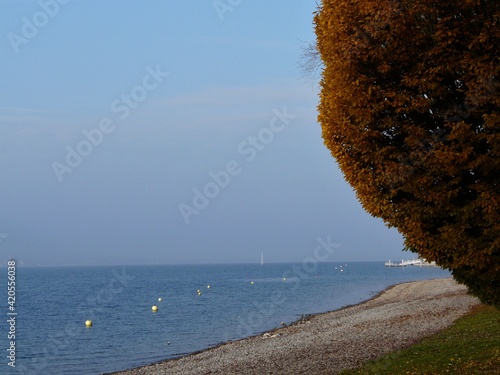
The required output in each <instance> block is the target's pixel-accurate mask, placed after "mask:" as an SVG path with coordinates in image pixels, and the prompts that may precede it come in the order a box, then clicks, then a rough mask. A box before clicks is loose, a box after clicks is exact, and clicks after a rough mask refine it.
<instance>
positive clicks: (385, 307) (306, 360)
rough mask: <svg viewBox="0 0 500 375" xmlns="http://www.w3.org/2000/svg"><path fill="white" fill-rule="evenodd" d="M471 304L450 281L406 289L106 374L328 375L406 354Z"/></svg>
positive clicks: (389, 290)
mask: <svg viewBox="0 0 500 375" xmlns="http://www.w3.org/2000/svg"><path fill="white" fill-rule="evenodd" d="M477 304H479V301H478V300H477V299H476V298H474V297H472V296H470V295H468V294H467V291H466V288H465V287H464V286H462V285H459V284H457V283H455V281H454V280H453V279H452V278H444V279H433V280H423V281H412V282H405V283H400V284H395V285H391V286H389V287H387V288H385V289H384V290H383V291H381V292H379V293H377V294H376V295H374V296H373V297H371V298H370V299H367V300H364V301H362V302H360V303H358V304H355V305H349V306H344V307H342V308H340V309H337V310H333V311H329V312H324V313H318V314H313V315H308V316H307V317H306V318H305V319H299V320H298V321H296V322H294V323H292V324H290V325H288V326H286V327H283V328H279V329H275V330H271V331H268V332H265V333H261V334H258V335H254V336H251V337H247V338H244V339H240V340H237V341H229V342H225V343H220V344H218V345H216V346H213V347H210V348H207V349H203V350H200V351H197V352H194V353H191V354H189V355H186V356H182V357H179V358H174V359H169V360H164V361H160V362H156V363H153V364H150V365H147V366H143V367H138V368H134V369H130V370H125V371H118V372H113V373H108V375H111V374H113V375H150V374H167V373H168V374H186V375H188V374H202V373H210V374H225V375H227V374H261V373H264V372H266V371H269V370H272V371H273V373H274V374H289V373H294V372H300V373H310V374H321V373H325V374H326V373H329V374H331V373H336V372H339V371H342V370H344V369H347V368H353V367H357V366H359V365H361V364H362V363H364V362H366V361H368V360H371V359H374V358H376V357H379V356H381V355H383V354H385V353H388V352H391V351H394V350H398V349H400V348H403V347H407V346H409V345H411V344H413V343H415V342H417V341H418V340H420V339H422V338H423V337H426V336H429V335H432V334H433V333H436V332H438V331H440V330H442V329H444V328H446V327H447V326H449V325H450V324H452V323H453V321H455V320H456V319H457V318H459V317H460V316H462V315H464V314H466V313H467V312H468V311H470V309H471V308H472V307H473V306H475V305H477Z"/></svg>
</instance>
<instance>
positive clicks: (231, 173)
mask: <svg viewBox="0 0 500 375" xmlns="http://www.w3.org/2000/svg"><path fill="white" fill-rule="evenodd" d="M273 114H274V116H273V117H272V118H271V120H270V121H269V125H268V126H267V127H264V128H262V129H260V130H259V132H258V133H257V135H255V136H249V137H248V138H247V139H246V140H244V141H242V142H241V143H240V144H239V145H238V147H237V150H238V154H240V155H241V156H246V157H245V160H246V162H248V163H249V162H252V161H253V160H254V159H255V158H256V157H257V155H258V153H259V152H261V151H262V150H264V149H265V148H266V147H267V145H269V144H270V143H271V142H272V141H273V140H274V138H275V135H276V134H277V133H281V132H282V131H283V130H285V129H286V125H289V124H290V119H294V118H295V117H296V115H292V114H290V113H288V112H287V109H286V107H284V108H283V110H282V111H280V110H278V109H276V108H275V109H274V110H273ZM242 171H243V166H242V163H240V162H238V161H237V160H230V161H228V162H227V163H226V167H225V168H224V169H223V170H220V171H218V172H213V171H211V172H209V173H208V176H209V177H210V181H208V182H207V183H206V184H205V185H204V186H203V187H202V188H201V189H198V188H194V189H193V193H194V195H193V198H192V200H191V204H192V205H189V204H186V203H181V204H179V205H178V208H179V212H180V213H181V216H182V218H183V219H184V222H185V223H186V224H189V223H191V216H192V215H199V214H200V213H201V211H202V210H204V209H205V208H207V207H208V205H209V204H210V202H211V201H213V200H214V199H215V198H217V197H218V196H219V194H220V193H221V192H222V191H223V190H224V189H226V188H227V187H228V186H229V184H230V182H231V179H232V178H233V177H235V176H237V175H239V174H240V173H241V172H242Z"/></svg>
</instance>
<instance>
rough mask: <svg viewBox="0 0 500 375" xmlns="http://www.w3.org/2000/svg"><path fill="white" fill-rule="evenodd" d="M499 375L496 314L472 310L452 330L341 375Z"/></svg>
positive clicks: (488, 308)
mask: <svg viewBox="0 0 500 375" xmlns="http://www.w3.org/2000/svg"><path fill="white" fill-rule="evenodd" d="M353 374H363V375H365V374H405V375H416V374H418V375H424V374H433V375H434V374H467V375H469V374H481V375H482V374H500V311H499V310H497V309H495V308H493V307H491V306H486V305H479V306H476V307H475V308H474V309H473V310H472V311H471V312H470V313H469V314H467V315H465V316H463V317H462V318H460V319H458V320H457V321H456V322H455V323H454V324H453V325H452V326H450V327H448V328H447V329H445V330H443V331H441V332H439V333H437V334H436V335H433V336H430V337H428V338H426V339H423V340H422V341H421V342H420V343H418V344H415V345H413V346H411V347H409V348H406V349H403V350H400V351H397V352H393V353H389V354H387V355H385V356H383V357H381V358H379V359H377V360H374V361H371V362H368V363H366V364H365V365H364V366H363V367H361V368H359V369H355V370H347V371H344V372H342V375H353Z"/></svg>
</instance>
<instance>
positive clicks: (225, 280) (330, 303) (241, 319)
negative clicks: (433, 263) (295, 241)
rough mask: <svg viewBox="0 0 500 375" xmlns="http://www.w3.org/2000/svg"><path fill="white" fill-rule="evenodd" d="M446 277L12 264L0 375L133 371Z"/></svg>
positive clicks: (275, 268) (381, 270)
mask: <svg viewBox="0 0 500 375" xmlns="http://www.w3.org/2000/svg"><path fill="white" fill-rule="evenodd" d="M449 276H450V274H449V272H447V271H444V270H441V269H439V268H435V267H411V266H410V267H406V268H386V267H384V264H383V262H353V263H340V262H337V263H312V264H305V263H304V264H303V263H299V264H264V265H263V266H261V265H258V264H255V265H253V264H252V265H248V264H247V265H171V266H167V265H161V266H160V265H159V266H132V267H130V266H127V267H120V266H117V267H61V268H26V267H19V268H17V270H16V306H15V312H16V313H17V315H16V317H15V321H16V323H15V336H16V337H15V347H16V353H15V354H16V358H15V365H16V367H15V368H12V367H11V366H9V365H8V363H9V362H10V360H9V359H8V358H7V356H8V352H9V350H8V349H9V345H10V340H9V339H8V337H7V336H8V332H9V323H8V322H7V320H8V319H9V317H10V316H9V315H8V312H9V310H8V304H7V269H6V268H3V269H2V273H1V279H0V285H4V287H2V288H0V290H1V291H0V298H1V300H2V301H5V302H2V306H4V308H3V309H2V311H0V313H2V314H3V315H4V324H3V325H2V327H3V328H2V330H1V336H2V337H1V338H0V343H1V344H2V345H1V347H2V349H3V353H4V354H5V353H7V355H3V356H2V358H3V359H2V363H0V373H1V374H23V375H26V374H50V375H68V374H75V375H76V374H78V375H82V374H83V375H85V374H101V373H104V372H111V371H117V370H123V369H127V368H132V367H137V366H141V365H146V364H149V363H152V362H157V361H160V360H163V359H168V358H174V357H177V356H181V355H185V354H188V353H192V352H194V351H198V350H202V349H204V348H207V347H210V346H214V345H216V344H218V343H220V342H223V341H228V340H235V339H239V338H242V337H246V336H251V335H254V334H257V333H261V332H263V331H266V330H270V329H272V328H274V327H277V326H279V325H280V323H281V322H285V323H286V324H288V323H291V322H293V321H295V320H297V319H299V318H300V316H301V315H302V314H314V313H320V312H325V311H329V310H334V309H338V308H340V307H343V306H346V305H350V304H356V303H359V302H361V301H363V300H366V299H368V298H370V297H372V296H373V295H374V294H376V293H378V292H380V291H382V290H383V289H385V288H386V287H387V286H389V285H393V284H397V283H401V282H405V281H413V280H422V279H433V278H442V277H449ZM208 286H210V287H208ZM198 290H200V292H201V295H199V294H198ZM159 298H161V299H162V301H159V300H158V299H159ZM153 305H156V306H157V307H158V311H157V312H156V313H154V312H152V306H153ZM88 319H91V320H92V322H93V326H92V327H91V328H86V327H85V321H86V320H88Z"/></svg>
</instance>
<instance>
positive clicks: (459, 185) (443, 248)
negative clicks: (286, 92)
mask: <svg viewBox="0 0 500 375" xmlns="http://www.w3.org/2000/svg"><path fill="white" fill-rule="evenodd" d="M499 17H500V2H499V1H498V0H451V1H436V0H432V1H431V0H377V1H375V0H323V2H322V4H321V5H320V7H319V10H318V12H317V13H316V15H315V26H316V36H317V48H318V51H319V54H320V57H321V60H322V61H323V64H324V68H323V72H322V80H321V93H320V104H319V107H318V109H319V117H318V118H319V122H320V124H321V126H322V131H323V138H324V142H325V145H326V146H327V147H328V148H329V149H330V151H331V153H332V155H333V157H334V158H335V159H336V160H337V162H338V164H339V166H340V168H341V169H342V171H343V173H344V176H345V178H346V180H347V181H348V182H349V183H350V184H351V185H352V186H353V187H354V189H355V191H356V194H357V197H358V199H359V201H360V202H361V204H362V205H363V207H364V208H365V209H366V210H367V211H368V212H369V213H371V214H372V215H374V216H376V217H380V218H382V219H383V220H384V221H385V222H386V223H387V225H389V226H392V227H396V228H397V229H398V230H399V231H400V233H402V235H403V236H404V238H405V246H406V247H407V248H408V249H410V250H412V251H415V252H417V253H418V254H420V255H421V256H422V257H423V258H425V259H427V260H428V261H436V263H437V264H438V265H440V266H442V267H443V268H447V269H450V270H451V271H452V274H453V276H454V277H455V279H456V280H457V281H459V282H462V283H464V284H466V285H467V286H468V288H469V290H471V291H472V292H473V293H474V294H475V295H477V296H478V297H479V298H480V299H481V300H482V301H484V302H487V303H490V304H495V305H497V306H499V305H500V194H499V190H500V147H499V146H500V135H499V132H498V130H499V126H500V112H499V107H500V95H499V86H500V85H499V73H500V72H499V66H500V55H499V51H500V43H499V41H500V30H499Z"/></svg>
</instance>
